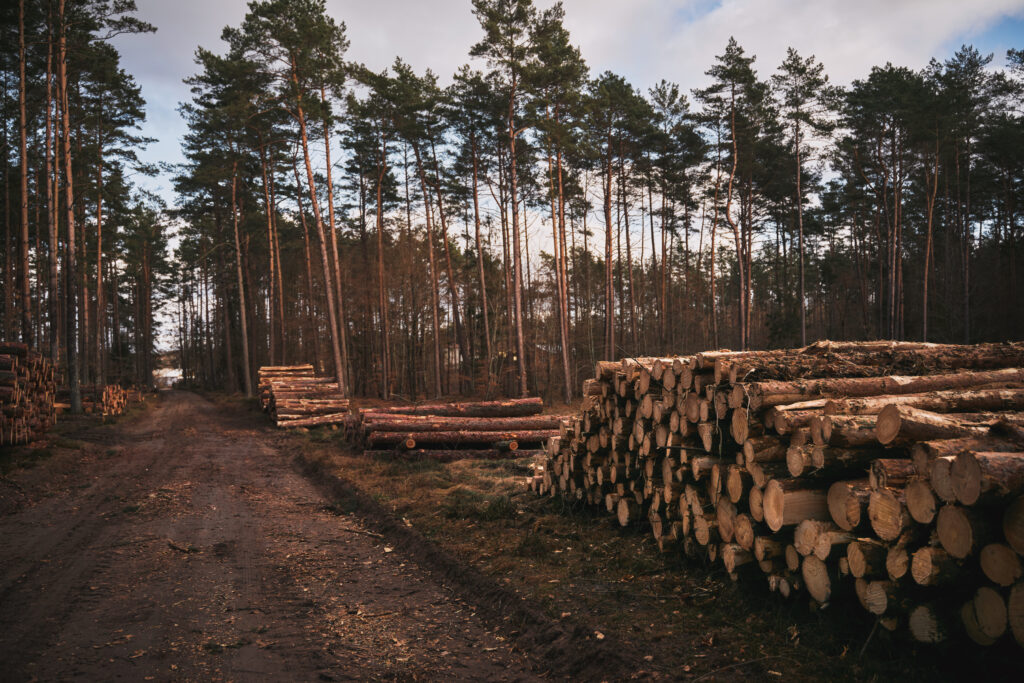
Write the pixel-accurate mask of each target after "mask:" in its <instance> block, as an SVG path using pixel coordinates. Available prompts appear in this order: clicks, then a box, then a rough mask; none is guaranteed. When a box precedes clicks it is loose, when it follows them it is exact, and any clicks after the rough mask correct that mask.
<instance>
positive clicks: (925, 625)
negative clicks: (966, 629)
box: [907, 604, 955, 644]
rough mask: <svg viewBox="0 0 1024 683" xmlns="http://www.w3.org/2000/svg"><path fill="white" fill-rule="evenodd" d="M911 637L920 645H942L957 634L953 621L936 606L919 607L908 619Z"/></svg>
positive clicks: (915, 608) (911, 611) (941, 608)
mask: <svg viewBox="0 0 1024 683" xmlns="http://www.w3.org/2000/svg"><path fill="white" fill-rule="evenodd" d="M907 622H908V623H907V625H908V627H909V628H910V635H911V636H913V638H914V640H916V641H917V642H919V643H932V644H934V643H941V642H943V641H945V640H947V639H948V638H949V637H950V635H951V634H952V633H954V632H955V628H954V626H953V619H952V617H950V616H949V615H948V613H947V612H946V610H944V609H943V607H941V606H939V605H936V604H924V605H917V606H916V607H914V608H913V609H911V610H910V615H909V616H908V618H907Z"/></svg>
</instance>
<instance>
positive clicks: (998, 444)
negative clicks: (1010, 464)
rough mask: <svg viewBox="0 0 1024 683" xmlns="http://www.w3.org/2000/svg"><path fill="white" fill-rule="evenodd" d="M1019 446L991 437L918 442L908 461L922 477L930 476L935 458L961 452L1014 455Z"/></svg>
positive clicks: (911, 449) (913, 447)
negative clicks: (912, 463)
mask: <svg viewBox="0 0 1024 683" xmlns="http://www.w3.org/2000/svg"><path fill="white" fill-rule="evenodd" d="M1019 450H1020V446H1018V445H1017V444H1014V443H1011V442H1010V441H1006V440H1003V439H998V438H995V437H993V436H991V435H987V434H986V435H984V436H968V437H964V438H960V439H940V440H932V441H920V442H917V443H915V444H913V445H912V446H911V448H910V459H911V460H912V461H913V462H914V468H915V469H916V470H917V473H918V474H919V475H921V476H922V477H928V476H930V475H931V463H932V461H933V460H935V458H941V457H945V456H955V455H957V454H958V453H960V452H961V451H979V452H986V453H991V452H998V453H1014V452H1017V451H1019Z"/></svg>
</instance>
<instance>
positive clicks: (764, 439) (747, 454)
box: [743, 435, 787, 467]
mask: <svg viewBox="0 0 1024 683" xmlns="http://www.w3.org/2000/svg"><path fill="white" fill-rule="evenodd" d="M786 450H787V447H786V444H785V443H784V442H783V440H782V439H780V438H778V437H776V436H770V435H764V436H756V437H752V438H749V439H747V440H746V441H744V442H743V460H744V463H745V464H746V466H747V467H750V466H751V465H753V464H754V463H764V462H785V461H786Z"/></svg>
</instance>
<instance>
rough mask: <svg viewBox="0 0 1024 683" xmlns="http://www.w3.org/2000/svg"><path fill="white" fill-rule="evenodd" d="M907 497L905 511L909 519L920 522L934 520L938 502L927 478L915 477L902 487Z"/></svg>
mask: <svg viewBox="0 0 1024 683" xmlns="http://www.w3.org/2000/svg"><path fill="white" fill-rule="evenodd" d="M903 492H904V494H905V495H906V499H907V512H909V513H910V517H911V519H913V520H914V521H915V522H918V523H920V524H931V523H932V521H934V520H935V514H936V512H937V510H938V504H937V502H936V500H935V494H934V493H933V492H932V487H931V485H930V484H929V483H928V480H927V479H924V478H920V477H919V478H915V479H913V480H911V481H910V482H908V483H907V486H906V488H905V489H903Z"/></svg>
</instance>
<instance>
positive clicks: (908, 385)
mask: <svg viewBox="0 0 1024 683" xmlns="http://www.w3.org/2000/svg"><path fill="white" fill-rule="evenodd" d="M1018 383H1019V384H1024V369H1021V368H1007V369H1002V370H992V371H981V372H960V373H953V374H946V375H939V374H931V375H917V376H896V375H890V376H884V377H830V378H824V379H818V380H809V381H808V380H797V381H793V382H747V383H745V385H744V388H745V391H746V392H747V393H748V395H749V396H750V397H751V400H750V403H749V406H750V407H751V408H752V409H754V410H757V409H759V408H765V407H769V406H770V405H772V404H773V402H774V401H776V400H782V399H784V398H786V397H788V398H792V397H794V396H797V397H799V398H796V399H794V400H792V401H784V402H787V403H792V402H796V401H800V400H809V399H813V398H818V397H827V396H836V397H855V396H857V397H859V396H879V395H882V394H890V395H901V394H918V393H922V392H930V391H939V390H947V389H963V388H967V387H979V386H985V385H999V384H1006V385H1014V384H1018ZM775 405H779V404H777V403H776V404H775Z"/></svg>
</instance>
